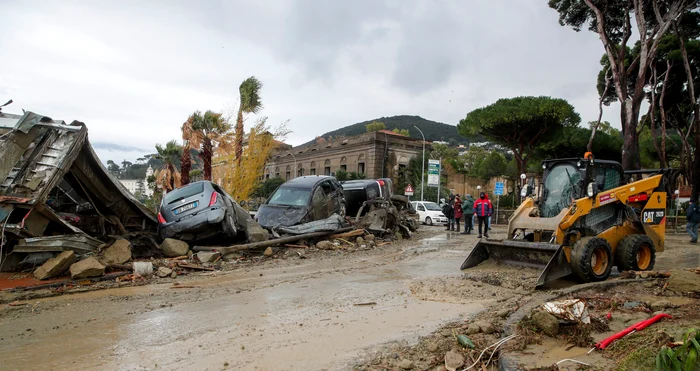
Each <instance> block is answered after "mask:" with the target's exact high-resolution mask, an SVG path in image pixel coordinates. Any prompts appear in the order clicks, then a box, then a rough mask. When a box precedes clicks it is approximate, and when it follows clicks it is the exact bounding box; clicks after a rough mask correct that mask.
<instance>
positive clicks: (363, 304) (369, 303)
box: [353, 301, 377, 307]
mask: <svg viewBox="0 0 700 371" xmlns="http://www.w3.org/2000/svg"><path fill="white" fill-rule="evenodd" d="M353 305H354V306H356V307H360V306H367V305H377V302H376V301H368V302H366V303H355V304H353Z"/></svg>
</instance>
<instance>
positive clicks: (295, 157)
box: [289, 152, 299, 179]
mask: <svg viewBox="0 0 700 371" xmlns="http://www.w3.org/2000/svg"><path fill="white" fill-rule="evenodd" d="M289 154H290V155H292V158H293V159H294V174H299V170H298V169H297V156H294V154H293V153H292V152H289ZM296 177H297V175H295V176H294V177H292V179H294V178H296Z"/></svg>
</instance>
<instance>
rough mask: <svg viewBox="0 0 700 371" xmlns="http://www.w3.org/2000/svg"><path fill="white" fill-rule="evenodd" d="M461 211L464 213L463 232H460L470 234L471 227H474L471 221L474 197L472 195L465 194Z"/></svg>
mask: <svg viewBox="0 0 700 371" xmlns="http://www.w3.org/2000/svg"><path fill="white" fill-rule="evenodd" d="M462 212H463V213H464V232H462V234H472V229H474V224H473V223H472V218H473V217H474V199H473V198H472V195H470V194H467V195H466V196H464V202H463V203H462Z"/></svg>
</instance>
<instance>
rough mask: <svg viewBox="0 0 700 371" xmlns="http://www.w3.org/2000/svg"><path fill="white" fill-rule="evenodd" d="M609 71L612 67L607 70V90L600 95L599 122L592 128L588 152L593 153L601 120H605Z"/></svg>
mask: <svg viewBox="0 0 700 371" xmlns="http://www.w3.org/2000/svg"><path fill="white" fill-rule="evenodd" d="M609 71H610V67H608V68H606V69H605V89H604V90H603V94H601V95H600V99H598V122H597V123H596V124H595V126H594V127H592V128H591V139H589V140H588V146H586V148H587V149H588V152H593V139H595V134H596V132H597V131H598V126H600V120H602V119H603V100H605V95H606V94H607V93H608V86H610V76H608V72H609Z"/></svg>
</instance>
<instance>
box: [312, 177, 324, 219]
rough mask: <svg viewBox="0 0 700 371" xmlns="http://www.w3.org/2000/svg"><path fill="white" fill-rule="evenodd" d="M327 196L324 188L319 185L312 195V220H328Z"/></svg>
mask: <svg viewBox="0 0 700 371" xmlns="http://www.w3.org/2000/svg"><path fill="white" fill-rule="evenodd" d="M326 204H327V202H326V195H325V192H324V191H323V188H322V187H321V186H320V185H319V186H318V187H316V189H314V190H313V193H312V194H311V217H312V220H321V219H324V218H326V217H325V216H324V215H326V213H327V211H326V208H327V206H326Z"/></svg>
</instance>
